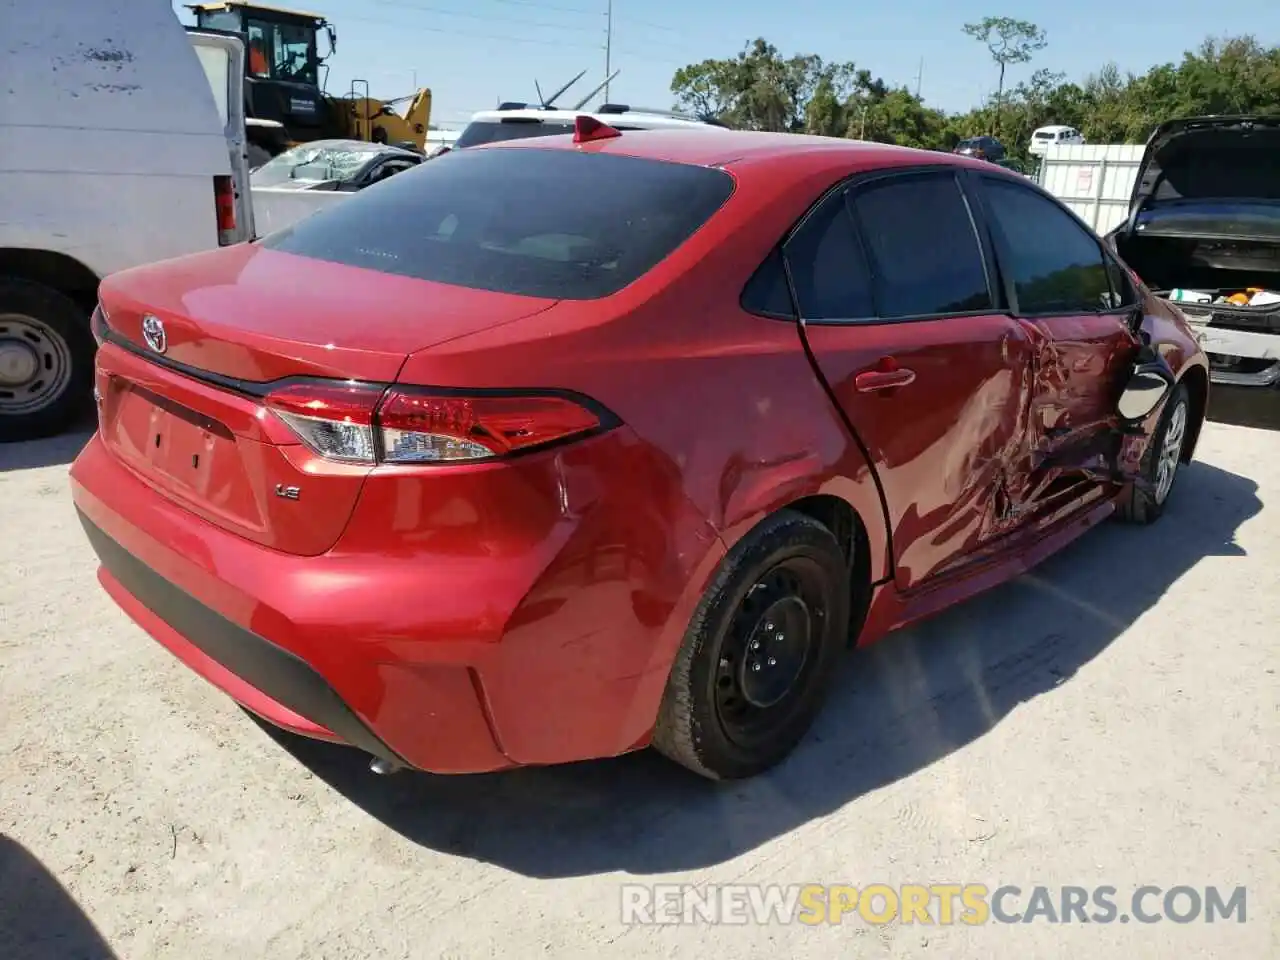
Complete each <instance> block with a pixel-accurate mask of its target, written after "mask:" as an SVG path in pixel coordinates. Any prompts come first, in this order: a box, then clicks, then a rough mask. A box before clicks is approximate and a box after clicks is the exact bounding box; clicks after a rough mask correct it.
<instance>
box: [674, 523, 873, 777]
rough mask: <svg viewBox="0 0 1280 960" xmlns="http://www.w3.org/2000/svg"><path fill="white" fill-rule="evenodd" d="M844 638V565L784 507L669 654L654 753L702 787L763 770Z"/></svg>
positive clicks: (746, 543)
mask: <svg viewBox="0 0 1280 960" xmlns="http://www.w3.org/2000/svg"><path fill="white" fill-rule="evenodd" d="M848 629H849V573H848V561H847V560H846V558H845V556H844V552H843V551H842V550H841V549H840V545H839V544H838V543H837V542H836V539H835V537H834V536H833V535H832V533H831V531H830V530H828V529H827V528H826V527H825V526H823V525H822V524H821V523H819V522H818V521H817V520H814V519H813V518H811V517H809V516H806V515H805V514H802V513H797V512H793V511H790V510H784V511H781V512H780V513H778V514H775V515H774V516H773V517H770V518H769V519H768V520H766V521H764V523H762V524H761V525H760V526H759V527H758V528H757V529H756V530H754V531H752V532H751V533H750V534H749V535H748V536H747V537H746V538H745V539H744V540H742V541H741V542H740V543H738V544H737V545H736V546H735V547H734V548H733V550H732V551H731V552H730V553H729V555H728V556H727V557H726V558H725V559H724V561H723V562H722V564H721V567H720V571H719V573H718V574H717V575H716V578H715V580H714V581H713V582H712V584H711V586H710V587H709V588H708V590H707V592H706V594H705V595H704V596H703V598H702V601H701V603H699V605H698V608H697V610H696V611H695V613H694V615H693V619H692V620H691V622H690V624H689V628H688V630H687V632H686V633H685V637H684V641H683V643H682V644H681V646H680V650H679V652H678V653H677V654H676V659H675V663H674V664H673V665H672V668H671V674H670V676H669V677H668V680H667V687H666V691H665V693H664V695H663V699H662V704H661V706H660V707H659V711H658V721H657V724H656V726H655V728H654V735H653V746H654V748H655V749H657V750H658V751H659V752H661V753H662V754H664V755H665V756H667V757H668V758H670V759H671V760H674V761H675V762H676V763H679V764H682V765H684V766H685V767H688V768H689V769H690V770H692V771H693V772H695V773H698V774H701V775H702V776H704V777H708V778H710V779H715V780H719V779H725V780H728V779H738V778H743V777H750V776H754V775H756V774H758V773H761V772H763V771H765V770H767V769H769V768H770V767H772V766H774V765H775V764H777V763H778V762H779V761H781V760H782V759H784V758H785V757H786V756H787V755H788V754H789V753H791V751H792V750H793V749H794V748H795V746H796V745H797V744H798V743H799V742H800V741H801V739H803V737H804V735H805V733H806V732H807V731H808V729H809V727H810V725H811V724H812V723H813V720H814V718H815V717H816V716H817V715H818V712H819V710H820V709H821V707H822V704H823V702H824V700H825V698H826V692H827V687H828V684H829V681H830V678H831V673H832V671H833V669H834V668H835V666H836V662H837V658H838V656H839V654H840V651H841V650H843V649H844V646H845V642H846V640H847V637H848Z"/></svg>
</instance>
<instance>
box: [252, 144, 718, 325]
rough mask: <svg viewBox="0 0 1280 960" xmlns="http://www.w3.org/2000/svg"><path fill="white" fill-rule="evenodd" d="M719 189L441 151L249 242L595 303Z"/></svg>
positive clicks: (573, 162)
mask: <svg viewBox="0 0 1280 960" xmlns="http://www.w3.org/2000/svg"><path fill="white" fill-rule="evenodd" d="M732 192H733V179H732V178H731V177H730V176H729V175H728V174H727V173H725V172H724V171H722V170H712V169H710V168H708V167H695V166H690V165H686V164H678V163H666V162H663V161H658V160H646V159H640V158H637V157H622V156H613V155H602V154H588V153H578V152H576V151H572V150H536V149H535V150H527V149H526V150H509V149H503V148H496V149H488V150H462V151H454V152H453V153H448V154H445V155H443V156H440V157H437V158H436V159H434V160H431V161H428V162H427V163H424V164H421V165H420V166H418V167H416V168H415V169H413V170H409V171H406V172H404V173H401V174H398V175H396V176H395V177H393V178H391V179H390V180H388V181H386V182H385V183H380V184H378V185H377V186H376V187H374V188H371V189H369V190H364V191H361V192H360V193H358V194H356V195H354V196H352V197H350V198H349V199H346V200H343V201H342V202H341V203H335V204H331V205H329V206H327V207H325V208H324V209H322V210H321V211H319V212H318V213H314V214H312V215H311V216H309V217H307V218H305V219H303V220H300V221H298V223H296V224H295V225H293V226H291V227H288V228H286V229H284V230H282V231H280V232H279V233H273V234H271V235H269V236H267V237H266V238H265V239H263V240H262V241H260V242H261V244H262V245H263V246H264V247H268V248H270V249H272V250H281V251H284V252H286V253H294V254H298V255H300V256H304V257H314V258H315V259H317V260H328V261H331V262H334V263H342V264H346V265H348V266H353V267H364V268H367V269H370V270H379V271H382V272H384V273H394V274H400V275H402V276H406V277H416V278H418V279H422V280H433V281H436V282H439V283H449V284H454V285H456V286H461V287H471V288H474V289H478V290H492V291H494V292H497V293H513V294H521V295H524V296H530V297H547V298H552V299H557V300H593V299H595V298H597V297H607V296H609V295H610V294H612V293H616V292H617V291H618V290H621V289H622V288H623V287H625V286H626V285H627V284H629V283H631V282H632V281H633V280H635V279H636V278H638V277H640V276H641V275H643V274H644V273H646V272H647V271H649V270H650V269H652V268H653V267H654V266H655V265H656V264H658V262H659V261H661V260H663V259H664V258H665V257H666V256H667V255H668V254H670V253H671V252H672V251H673V250H675V249H676V247H678V246H679V245H680V244H681V243H683V242H684V241H685V240H686V239H687V238H688V237H689V236H690V235H691V234H693V232H694V231H696V230H697V229H698V228H699V227H701V226H702V224H703V223H705V222H706V221H707V219H708V218H709V217H710V216H711V215H712V214H714V213H715V212H716V210H718V209H719V208H720V206H721V205H722V204H723V203H724V202H725V200H727V199H728V198H729V195H730V194H731V193H732Z"/></svg>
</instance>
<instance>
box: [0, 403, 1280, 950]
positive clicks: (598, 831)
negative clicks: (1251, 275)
mask: <svg viewBox="0 0 1280 960" xmlns="http://www.w3.org/2000/svg"><path fill="white" fill-rule="evenodd" d="M83 440H84V435H83V434H81V435H77V436H73V437H66V438H60V439H58V440H54V441H48V442H44V443H40V444H27V445H19V446H7V447H5V446H0V958H4V960H10V958H12V960H74V958H78V957H119V958H122V960H123V958H129V960H145V958H159V957H164V958H170V957H172V958H180V960H203V958H218V960H222V958H226V957H233V956H237V957H264V958H267V957H269V958H272V960H288V958H295V957H296V958H304V957H305V958H308V960H313V958H314V960H319V958H356V957H361V958H363V957H379V958H400V957H415V958H416V957H423V958H430V957H468V958H472V957H489V956H495V957H496V956H515V957H520V958H526V957H536V956H541V955H546V956H555V957H579V956H581V957H593V958H595V957H600V956H602V955H625V956H639V957H673V956H689V957H699V956H701V957H713V956H724V957H729V956H733V957H737V958H741V960H751V958H766V957H767V958H771V960H777V958H785V957H791V958H796V960H800V958H809V957H815V958H816V957H833V956H841V957H854V956H856V957H952V956H954V957H979V956H1001V957H1004V956H1008V957H1037V958H1049V957H1055V956H1061V957H1089V958H1096V957H1124V958H1126V960H1128V958H1133V957H1163V958H1168V957H1177V958H1179V960H1187V958H1191V957H1228V956H1235V957H1241V958H1263V957H1268V956H1270V957H1277V956H1280V920H1278V917H1280V907H1277V900H1278V898H1277V895H1278V894H1280V843H1278V838H1280V830H1278V829H1277V828H1278V820H1280V814H1278V813H1277V809H1278V808H1280V776H1277V769H1276V759H1277V752H1278V751H1277V744H1278V743H1280V723H1278V722H1277V717H1278V713H1280V698H1278V696H1277V691H1278V690H1280V684H1278V683H1277V676H1276V667H1277V661H1278V660H1280V657H1278V656H1277V654H1278V653H1280V629H1277V626H1276V624H1277V617H1278V614H1280V603H1278V602H1277V596H1278V595H1280V593H1278V589H1277V588H1278V587H1280V509H1278V508H1277V507H1276V505H1275V504H1276V503H1277V502H1280V433H1273V432H1268V431H1263V430H1253V429H1247V428H1244V427H1238V426H1224V425H1221V424H1211V425H1210V426H1209V427H1208V428H1207V430H1206V433H1205V436H1204V438H1203V440H1202V443H1201V450H1200V455H1199V460H1198V462H1197V463H1196V464H1194V465H1193V466H1192V467H1190V468H1189V469H1187V470H1186V471H1185V472H1184V473H1183V475H1182V477H1181V479H1180V480H1179V488H1178V489H1177V490H1176V492H1175V494H1174V502H1173V504H1172V506H1171V509H1170V512H1169V514H1168V515H1167V516H1166V517H1165V519H1164V521H1163V522H1162V523H1160V524H1159V525H1158V526H1156V527H1154V528H1152V529H1150V530H1135V529H1130V528H1124V527H1121V526H1119V525H1110V524H1108V525H1105V526H1104V527H1103V528H1102V529H1100V530H1098V531H1095V532H1093V533H1091V534H1090V535H1089V536H1087V537H1086V538H1085V539H1084V540H1082V541H1080V542H1079V543H1077V544H1076V545H1075V546H1073V547H1072V548H1071V549H1069V550H1068V551H1066V552H1065V553H1063V554H1061V555H1059V556H1058V557H1056V558H1054V559H1053V560H1051V561H1050V562H1049V563H1047V564H1045V565H1044V566H1042V567H1041V568H1039V569H1038V570H1037V571H1036V572H1035V573H1034V574H1033V575H1030V576H1027V577H1024V578H1023V579H1022V580H1020V581H1019V582H1017V583H1015V584H1012V585H1010V586H1007V587H1004V588H1002V589H1000V590H997V591H995V592H993V593H990V594H988V595H986V596H985V597H983V598H981V599H980V600H978V601H976V602H974V603H970V604H969V605H967V606H965V607H963V608H961V609H958V610H955V611H952V612H949V613H947V614H944V615H943V616H941V617H939V618H938V619H936V620H934V621H932V622H931V623H929V624H927V625H926V626H924V627H922V628H918V629H914V630H911V631H908V632H905V633H902V634H899V635H897V636H894V637H891V638H890V639H888V640H886V641H885V642H884V643H882V644H880V645H878V646H877V647H876V648H874V649H873V650H871V651H869V652H867V653H866V654H862V655H856V656H852V657H850V660H849V663H848V666H847V671H846V673H847V675H846V676H845V677H844V683H843V684H842V685H841V688H840V691H839V693H838V694H837V696H836V699H835V702H834V703H833V704H832V705H831V707H830V709H828V710H827V712H826V713H825V715H824V717H823V719H822V721H821V722H820V724H819V728H818V730H817V731H816V734H817V735H816V736H814V737H812V738H811V739H810V741H809V742H808V744H807V745H806V746H805V748H803V749H802V750H801V751H800V753H799V754H798V755H797V756H795V757H794V758H793V760H792V761H791V762H789V763H788V764H786V765H785V766H784V767H783V768H782V769H780V770H778V771H776V772H775V773H774V774H773V775H771V776H769V777H767V778H764V779H762V780H759V781H756V782H752V783H747V784H737V785H729V786H720V787H717V786H715V785H711V784H706V783H703V782H701V781H698V780H696V779H694V778H692V777H691V776H688V775H686V774H685V773H683V772H682V771H680V770H678V769H676V768H674V767H672V766H669V765H668V764H666V763H665V762H663V761H661V760H659V759H658V758H656V757H654V756H651V755H649V754H640V755H635V756H631V757H625V758H621V759H618V760H613V761H608V762H600V763H587V764H580V765H576V766H573V767H565V768H558V769H546V770H530V771H520V772H516V773H513V774H503V775H494V776H484V777H470V778H440V777H430V776H420V775H408V774H406V775H401V776H399V777H394V778H390V779H380V778H377V777H374V776H372V775H371V774H369V773H368V772H367V771H366V769H365V765H364V761H363V760H362V759H361V758H360V757H359V755H357V754H355V753H354V752H353V751H347V750H343V749H341V748H334V747H328V746H324V745H320V744H312V743H306V742H299V741H295V740H293V739H291V738H289V737H286V736H285V735H282V734H277V735H272V734H270V733H268V732H267V731H266V730H265V729H263V728H262V727H261V726H259V725H258V724H257V723H255V722H254V721H252V720H251V719H249V718H248V717H247V716H246V715H245V714H244V713H243V712H241V711H240V710H239V709H237V708H236V707H235V705H234V704H232V703H231V701H229V700H228V699H226V698H224V697H223V696H222V695H221V694H219V693H217V692H216V691H214V690H213V689H212V688H211V687H209V686H207V685H206V684H205V683H204V682H203V681H201V680H199V679H197V678H196V677H195V676H194V675H193V674H190V673H188V672H187V670H186V669H185V668H183V667H182V666H180V665H179V664H178V663H177V661H175V660H174V659H172V658H171V657H170V655H169V654H168V653H166V652H165V651H164V650H163V649H162V648H161V647H160V646H158V645H157V644H155V643H154V642H152V641H151V640H150V639H149V638H148V637H147V636H145V635H144V634H143V633H142V632H141V631H140V630H138V629H137V628H135V627H134V626H132V625H131V624H130V623H129V622H128V621H127V620H126V619H125V617H124V616H123V615H122V614H121V613H119V612H118V611H117V610H116V609H115V608H114V606H113V605H112V604H111V603H110V602H109V601H108V600H107V598H106V596H105V595H104V594H103V593H102V592H101V590H100V589H99V588H98V586H97V583H96V581H95V579H94V560H93V557H92V555H91V553H90V550H89V548H88V546H87V545H86V543H85V541H84V538H83V536H82V534H81V531H80V529H79V526H78V524H77V523H76V521H75V518H74V515H73V512H72V509H71V504H70V501H69V497H68V493H67V481H66V469H67V467H66V465H67V463H68V462H69V461H70V459H71V458H72V457H73V456H74V454H75V451H76V449H77V448H78V446H79V444H80V443H82V442H83ZM673 880H679V881H688V882H695V883H704V882H707V883H728V882H779V883H809V882H817V883H831V884H835V883H851V884H855V885H865V884H867V883H871V882H876V881H883V882H887V883H890V884H894V885H896V884H901V883H912V882H916V883H926V884H927V883H944V882H981V883H986V884H988V885H990V886H992V887H995V886H998V885H1000V884H1002V883H1012V884H1018V885H1020V886H1022V887H1024V888H1030V887H1031V886H1033V885H1035V884H1038V883H1039V884H1046V885H1052V886H1058V885H1067V884H1076V885H1081V886H1086V887H1090V886H1094V885H1097V884H1111V885H1113V886H1115V887H1117V888H1119V890H1120V891H1121V899H1123V898H1124V896H1125V895H1126V894H1127V893H1128V892H1130V891H1132V889H1133V888H1135V887H1137V886H1139V885H1141V884H1144V883H1145V884H1156V885H1160V886H1162V887H1165V888H1168V887H1170V886H1173V885H1176V884H1189V885H1192V886H1197V887H1200V888H1201V889H1203V888H1204V887H1205V886H1206V885H1211V884H1218V885H1222V886H1226V887H1228V888H1231V887H1234V886H1236V885H1240V884H1244V885H1247V887H1248V914H1247V922H1246V923H1244V924H1238V923H1235V922H1231V923H1223V922H1219V923H1217V924H1213V925H1208V924H1205V923H1204V922H1203V921H1201V922H1196V923H1191V924H1186V925H1177V924H1173V923H1171V922H1168V921H1165V922H1163V923H1159V924H1155V925H1140V924H1137V925H1135V924H1129V925H1120V924H1108V925H1100V924H1090V925H1081V924H1071V925H1066V926H1061V925H1059V926H1054V925H1049V924H1046V923H1043V922H1038V923H1032V924H1025V925H1017V926H1006V925H1000V924H994V923H992V924H988V925H985V926H978V927H965V926H945V927H942V926H934V927H921V926H919V925H899V924H892V925H889V926H885V927H872V926H869V925H867V924H865V923H862V922H861V921H859V920H857V919H856V918H854V919H852V920H849V921H847V922H846V923H845V924H844V925H843V926H841V927H832V926H823V927H803V926H798V925H793V926H779V925H775V926H768V927H747V926H718V927H709V926H706V925H700V926H699V925H692V926H668V927H646V926H630V927H628V926H624V925H623V924H622V922H621V897H620V890H619V887H620V885H621V884H623V883H626V882H651V883H658V882H670V881H673Z"/></svg>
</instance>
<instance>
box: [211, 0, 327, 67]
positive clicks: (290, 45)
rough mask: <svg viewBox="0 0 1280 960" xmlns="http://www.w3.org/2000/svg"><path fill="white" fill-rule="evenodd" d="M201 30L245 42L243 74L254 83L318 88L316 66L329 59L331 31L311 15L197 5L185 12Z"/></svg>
mask: <svg viewBox="0 0 1280 960" xmlns="http://www.w3.org/2000/svg"><path fill="white" fill-rule="evenodd" d="M187 9H188V10H190V11H191V12H192V13H193V14H195V18H196V26H197V27H198V28H200V29H202V30H225V31H228V32H231V33H239V34H242V35H243V36H244V39H245V49H246V50H247V51H248V60H247V68H246V71H247V73H248V75H249V76H250V77H253V78H254V79H258V80H275V81H280V82H285V83H301V84H306V85H308V86H313V87H319V86H320V85H321V84H320V65H321V64H322V63H323V62H324V61H325V60H326V59H328V57H329V55H330V54H332V53H333V49H334V46H335V44H336V41H337V36H336V34H335V32H334V29H333V25H332V24H331V23H329V22H328V21H327V20H325V18H324V17H322V16H320V15H319V14H315V13H304V12H302V11H298V10H284V9H281V8H278V7H268V6H261V5H258V4H252V3H235V2H227V3H197V4H190V5H188V7H187ZM321 30H323V31H324V32H325V37H326V39H327V41H328V48H329V49H328V51H327V52H326V53H325V54H324V55H323V56H321V54H320V49H319V43H318V38H319V34H320V31H321Z"/></svg>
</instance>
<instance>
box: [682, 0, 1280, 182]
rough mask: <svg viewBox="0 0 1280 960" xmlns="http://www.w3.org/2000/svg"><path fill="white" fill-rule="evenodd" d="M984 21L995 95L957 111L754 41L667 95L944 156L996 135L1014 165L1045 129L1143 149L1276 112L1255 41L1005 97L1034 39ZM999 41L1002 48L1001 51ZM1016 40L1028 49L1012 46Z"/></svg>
mask: <svg viewBox="0 0 1280 960" xmlns="http://www.w3.org/2000/svg"><path fill="white" fill-rule="evenodd" d="M989 19H990V21H991V23H990V24H989V25H988V22H987V21H983V23H981V24H971V25H970V26H969V27H966V30H969V29H970V27H971V28H973V30H974V31H976V34H975V35H981V36H983V37H986V40H985V41H984V42H988V47H989V49H993V53H992V56H993V58H996V60H997V62H998V63H1000V64H1001V65H1002V70H1001V81H1000V86H999V90H998V92H997V94H996V96H995V97H993V98H991V100H989V101H988V102H986V103H983V104H979V105H977V106H975V107H974V108H973V109H972V110H968V111H966V112H964V113H957V114H951V115H948V114H945V113H943V112H941V111H939V110H936V109H933V108H932V107H930V106H928V105H927V104H926V103H924V102H923V101H921V100H920V98H918V97H916V96H913V95H912V94H911V92H910V91H909V90H908V89H906V88H905V87H902V86H895V85H891V84H889V83H887V82H886V81H885V80H883V79H881V78H879V77H875V76H873V75H872V74H871V73H870V71H867V70H862V69H858V68H857V67H856V66H855V65H854V64H852V63H840V62H835V63H828V62H825V61H824V60H823V59H822V58H821V57H818V56H816V55H813V54H796V55H794V56H790V57H784V56H783V55H782V54H781V53H779V52H778V50H777V48H776V47H774V46H773V45H772V44H770V43H768V42H767V41H765V40H764V39H759V40H756V41H754V42H753V43H750V44H747V45H746V47H744V49H743V50H742V52H741V53H739V54H738V55H737V56H735V57H731V58H727V59H723V60H703V61H702V62H701V63H696V64H691V65H689V66H687V67H683V68H681V69H680V70H679V71H677V72H676V74H675V77H674V78H673V80H672V83H671V90H672V93H674V94H675V97H676V100H677V106H678V107H680V108H683V109H688V110H695V111H696V112H698V113H705V114H712V115H715V116H718V117H720V118H721V119H723V120H725V121H727V122H728V123H729V124H730V125H731V126H736V127H740V128H743V129H749V130H783V131H791V132H797V133H810V134H818V135H821V136H829V137H851V138H857V139H867V140H876V141H880V142H883V143H896V144H901V145H904V146H912V147H923V148H926V149H935V150H937V149H941V150H948V149H951V148H952V147H953V146H955V144H956V142H957V141H958V140H960V139H962V138H964V137H972V136H977V135H978V134H982V133H988V132H991V131H993V130H997V129H1001V128H1003V139H1004V141H1005V146H1006V147H1007V148H1008V149H1009V150H1010V152H1011V153H1012V154H1013V155H1014V156H1015V157H1024V158H1025V155H1026V151H1027V147H1028V145H1029V142H1030V137H1031V132H1032V131H1033V130H1034V129H1035V128H1036V127H1039V126H1044V125H1045V124H1049V123H1064V124H1067V125H1069V126H1073V127H1076V128H1078V129H1079V130H1081V131H1082V132H1083V133H1084V134H1085V136H1086V137H1087V138H1088V139H1089V141H1090V142H1092V143H1142V142H1144V141H1145V140H1146V138H1147V137H1148V136H1149V135H1150V133H1151V131H1152V129H1153V128H1154V127H1155V126H1156V124H1158V123H1160V122H1162V121H1164V120H1168V119H1170V118H1172V117H1186V116H1197V115H1204V114H1209V113H1272V114H1275V113H1278V112H1280V46H1271V47H1267V46H1263V45H1262V44H1261V43H1259V42H1258V41H1257V40H1256V39H1255V38H1254V37H1250V36H1243V37H1227V38H1221V39H1219V38H1211V39H1208V40H1206V41H1204V42H1203V43H1202V44H1200V45H1199V46H1198V47H1197V48H1196V49H1194V50H1189V51H1187V52H1186V53H1185V54H1183V56H1182V57H1181V59H1180V60H1178V61H1175V62H1170V63H1163V64H1157V65H1156V66H1153V67H1151V68H1150V69H1149V70H1147V71H1146V72H1145V73H1142V74H1140V75H1135V74H1133V73H1128V72H1123V71H1122V70H1121V69H1120V67H1119V66H1117V65H1116V64H1113V63H1109V64H1105V65H1103V66H1101V67H1100V68H1099V69H1098V70H1097V71H1096V72H1095V73H1093V74H1092V75H1090V76H1088V77H1086V78H1084V79H1083V80H1082V81H1081V82H1079V83H1070V82H1065V78H1064V77H1063V76H1062V75H1061V74H1057V73H1054V72H1052V71H1049V70H1036V71H1035V72H1034V73H1033V74H1032V75H1031V76H1030V77H1029V78H1028V79H1026V80H1024V81H1022V82H1020V83H1018V84H1016V85H1015V86H1013V87H1012V88H1011V89H1008V90H1006V89H1005V82H1004V81H1005V77H1004V71H1003V67H1004V66H1006V65H1008V64H1013V63H1025V62H1026V61H1027V59H1029V56H1030V53H1031V51H1032V50H1033V49H1039V48H1040V46H1037V44H1039V45H1041V46H1042V45H1043V39H1044V37H1043V33H1041V32H1040V31H1039V29H1038V28H1037V27H1035V26H1034V25H1033V24H1026V23H1022V22H1020V21H1011V22H1012V23H1014V24H1015V25H1016V29H1004V28H1003V27H1002V21H1001V19H1000V18H989ZM988 26H989V27H990V29H989V30H988ZM1002 29H1004V33H1002V32H1001V30H1002ZM1006 35H1007V37H1008V39H1009V44H1010V45H1009V46H1008V47H1007V48H1002V47H1001V46H1000V44H1002V43H1004V42H1005V41H1004V39H1002V38H1003V37H1005V36H1006ZM1019 38H1021V41H1023V42H1025V44H1027V45H1026V46H1024V47H1019V46H1018V43H1019V42H1020V41H1019ZM1019 51H1021V52H1019ZM997 53H999V54H1000V56H999V57H997V56H996V54H997Z"/></svg>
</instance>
